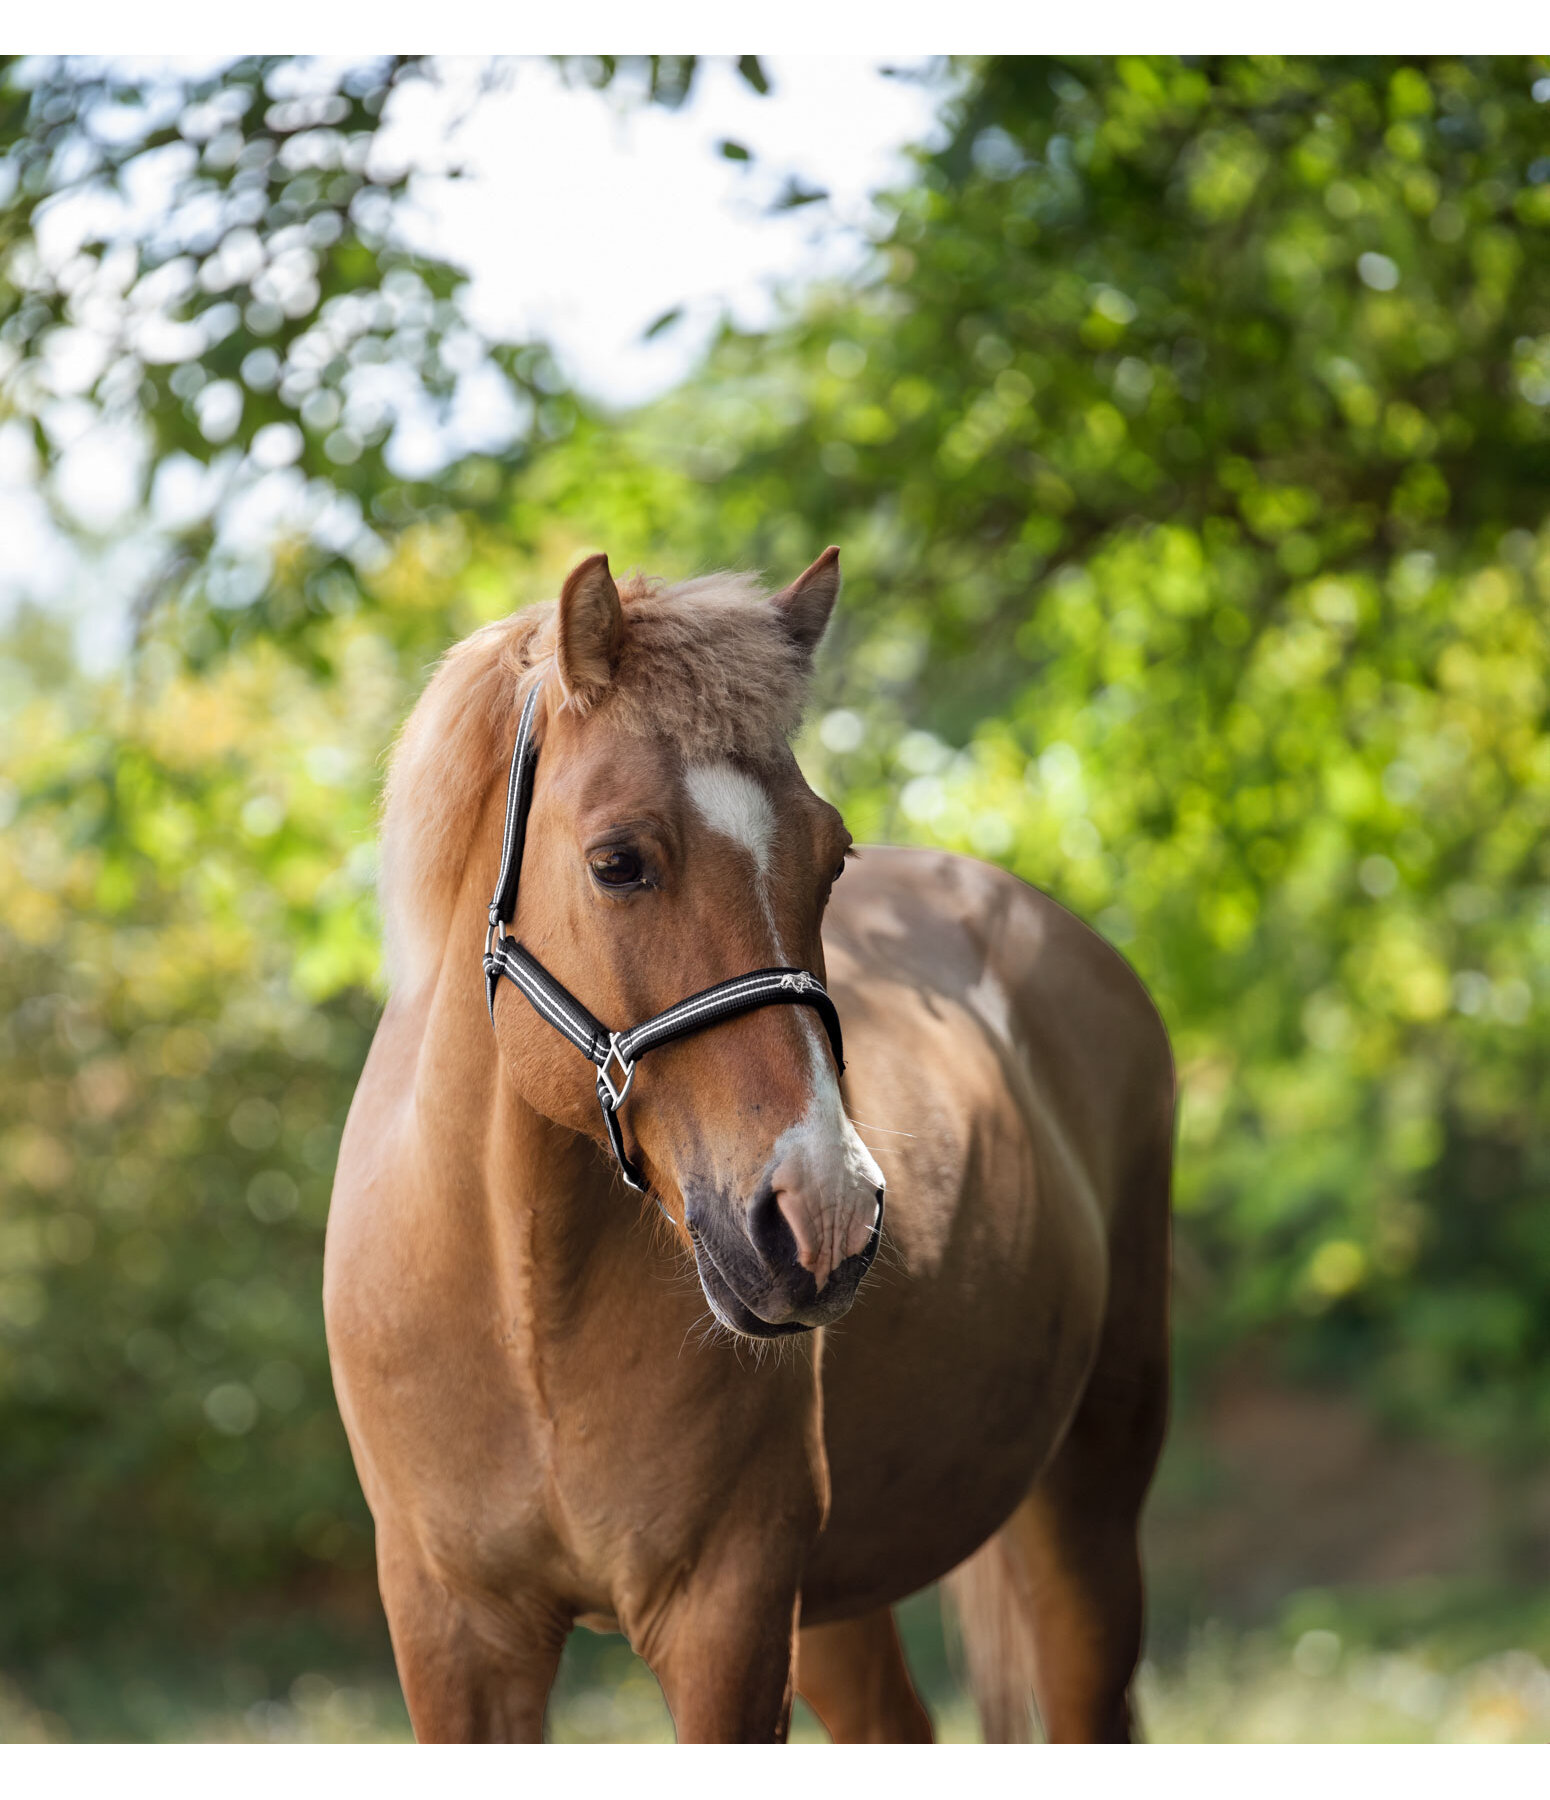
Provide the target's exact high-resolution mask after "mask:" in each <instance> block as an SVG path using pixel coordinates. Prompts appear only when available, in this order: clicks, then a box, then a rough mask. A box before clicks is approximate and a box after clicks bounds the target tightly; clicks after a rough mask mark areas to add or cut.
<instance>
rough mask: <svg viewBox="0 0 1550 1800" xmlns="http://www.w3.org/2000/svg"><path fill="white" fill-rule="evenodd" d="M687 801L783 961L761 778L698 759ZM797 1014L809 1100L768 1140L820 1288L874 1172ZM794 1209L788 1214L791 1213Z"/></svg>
mask: <svg viewBox="0 0 1550 1800" xmlns="http://www.w3.org/2000/svg"><path fill="white" fill-rule="evenodd" d="M685 784H686V786H687V788H688V790H689V798H690V800H691V801H692V802H693V804H694V808H695V810H696V811H697V812H698V813H699V815H700V817H701V819H703V820H704V822H705V824H706V825H707V826H708V827H709V828H710V830H712V831H714V832H717V833H719V835H721V836H722V837H727V838H730V839H731V840H732V841H733V843H735V844H737V845H738V846H739V847H740V848H742V849H743V850H746V851H747V852H748V854H749V855H750V856H751V857H752V858H753V863H754V875H755V880H754V887H755V891H756V892H757V894H758V897H759V906H760V910H761V911H762V912H763V914H764V920H765V923H766V925H768V927H769V932H770V939H771V942H772V943H773V945H774V949H775V959H776V961H777V962H778V963H780V964H782V965H786V964H789V963H790V960H791V959H790V957H789V956H787V954H786V951H785V947H784V946H783V945H782V943H781V941H780V933H779V930H778V929H777V927H776V924H775V908H774V906H773V904H772V902H771V895H770V876H771V872H772V870H773V868H774V861H775V806H774V803H773V802H772V801H771V799H770V797H769V795H768V793H766V792H765V790H764V787H763V786H762V784H761V783H759V782H758V781H756V780H755V779H754V777H753V776H752V775H750V774H748V773H747V771H746V770H743V769H738V768H734V767H733V765H732V764H731V763H725V762H718V763H698V764H695V765H694V766H693V767H691V768H690V769H689V770H688V771H687V772H686V776H685ZM796 1011H797V1012H798V1013H800V1014H801V1015H802V1025H803V1028H804V1036H805V1037H806V1040H807V1060H808V1066H809V1068H810V1069H811V1071H812V1077H813V1087H812V1098H811V1100H810V1101H809V1103H808V1107H807V1111H806V1112H805V1113H804V1114H803V1116H802V1118H801V1119H799V1120H798V1121H797V1123H796V1124H794V1125H791V1126H789V1127H788V1128H787V1129H786V1130H785V1131H783V1132H782V1133H781V1135H780V1138H779V1139H778V1141H777V1142H776V1145H775V1155H774V1163H775V1171H776V1176H777V1177H778V1179H777V1182H776V1185H777V1187H779V1188H780V1189H781V1191H782V1201H781V1210H782V1211H783V1212H785V1214H786V1217H787V1219H788V1220H789V1221H790V1222H791V1224H792V1228H793V1231H794V1232H795V1234H796V1236H797V1239H798V1242H799V1243H800V1244H803V1245H804V1246H805V1248H806V1251H807V1254H805V1255H804V1256H803V1261H804V1262H806V1263H808V1265H809V1266H810V1267H811V1268H812V1269H813V1274H814V1277H815V1279H816V1280H817V1283H818V1286H819V1287H820V1288H821V1287H822V1286H823V1284H824V1281H825V1279H826V1278H827V1276H828V1273H829V1270H830V1269H831V1268H833V1267H834V1265H835V1264H836V1263H838V1262H841V1261H843V1260H844V1258H845V1257H846V1256H847V1255H850V1254H852V1253H853V1252H854V1251H855V1250H858V1249H860V1248H861V1247H862V1246H863V1245H864V1244H865V1242H866V1238H867V1235H868V1233H869V1232H870V1231H871V1228H872V1222H873V1220H874V1218H875V1217H876V1213H877V1194H878V1192H879V1190H880V1189H881V1188H882V1186H883V1175H882V1171H881V1170H880V1169H879V1168H878V1166H877V1164H876V1163H875V1162H874V1161H873V1160H872V1156H871V1153H870V1152H869V1151H868V1150H867V1147H866V1145H865V1144H863V1143H862V1141H861V1139H860V1138H859V1137H858V1136H857V1135H856V1129H855V1127H854V1126H853V1125H852V1124H851V1122H850V1120H849V1119H848V1118H847V1117H846V1115H845V1107H844V1104H843V1102H842V1101H841V1099H840V1084H839V1081H838V1079H837V1078H836V1076H835V1073H834V1064H833V1062H832V1061H831V1059H830V1056H829V1050H828V1040H827V1039H826V1038H825V1037H824V1035H823V1030H822V1027H821V1026H820V1025H819V1023H818V1020H817V1019H816V1018H815V1017H814V1016H813V1013H812V1011H811V1010H810V1009H809V1008H808V1007H805V1006H802V1007H798V1008H796ZM793 1209H795V1216H794V1210H793Z"/></svg>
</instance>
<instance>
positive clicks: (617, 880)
mask: <svg viewBox="0 0 1550 1800" xmlns="http://www.w3.org/2000/svg"><path fill="white" fill-rule="evenodd" d="M592 873H593V875H594V876H595V877H596V878H597V879H598V880H599V881H601V882H602V884H603V885H604V887H634V886H635V884H636V883H637V882H638V881H639V880H640V879H641V877H642V875H643V874H644V873H645V871H644V869H643V868H642V867H641V860H640V858H639V857H638V856H637V855H636V854H635V852H634V851H633V850H605V851H604V852H603V854H602V855H601V856H594V857H593V858H592Z"/></svg>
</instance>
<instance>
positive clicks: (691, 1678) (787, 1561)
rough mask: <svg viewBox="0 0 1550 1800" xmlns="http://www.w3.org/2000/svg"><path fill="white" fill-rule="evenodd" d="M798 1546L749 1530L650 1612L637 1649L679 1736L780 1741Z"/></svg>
mask: <svg viewBox="0 0 1550 1800" xmlns="http://www.w3.org/2000/svg"><path fill="white" fill-rule="evenodd" d="M795 1548H796V1547H795V1546H784V1545H781V1544H779V1543H772V1542H771V1541H770V1540H769V1539H768V1538H765V1539H760V1538H757V1537H752V1536H749V1537H746V1538H743V1539H741V1540H740V1541H738V1542H736V1543H733V1544H729V1545H726V1546H724V1547H723V1548H722V1553H721V1554H719V1555H717V1556H716V1557H715V1558H714V1559H713V1560H711V1561H709V1562H707V1561H704V1560H702V1561H701V1562H700V1563H699V1564H698V1565H697V1566H696V1568H695V1569H694V1570H693V1571H692V1572H691V1573H690V1574H689V1576H688V1578H687V1580H686V1581H685V1582H684V1583H683V1585H681V1586H679V1587H678V1588H677V1589H676V1591H675V1592H673V1594H672V1595H671V1597H670V1598H669V1599H667V1600H666V1601H665V1602H664V1603H663V1604H662V1605H661V1607H660V1608H659V1609H658V1610H657V1612H656V1614H655V1616H654V1617H653V1619H652V1620H651V1624H650V1626H649V1627H648V1629H647V1630H646V1632H645V1633H644V1634H643V1641H642V1642H640V1643H639V1645H638V1647H639V1648H640V1650H641V1654H642V1655H643V1656H644V1657H645V1659H646V1661H647V1662H648V1663H649V1664H650V1665H651V1668H652V1670H653V1672H654V1673H655V1675H656V1677H657V1680H658V1681H659V1682H660V1683H661V1685H662V1694H663V1697H664V1698H665V1699H666V1701H667V1704H668V1710H669V1711H670V1712H671V1713H672V1715H673V1725H674V1727H675V1729H676V1732H677V1735H678V1741H679V1743H680V1744H727V1743H731V1744H783V1743H784V1742H785V1741H786V1734H787V1732H788V1731H789V1730H790V1727H791V1696H792V1669H793V1664H794V1661H795V1650H796V1626H797V1609H798V1602H799V1590H800V1579H801V1576H800V1570H801V1560H802V1559H801V1556H800V1555H797V1554H793V1553H792V1552H793V1550H794V1549H795ZM801 1548H802V1549H803V1550H805V1548H806V1545H805V1543H804V1544H803V1545H802V1546H801Z"/></svg>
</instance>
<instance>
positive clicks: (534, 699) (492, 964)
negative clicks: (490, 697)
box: [484, 682, 845, 1194]
mask: <svg viewBox="0 0 1550 1800" xmlns="http://www.w3.org/2000/svg"><path fill="white" fill-rule="evenodd" d="M539 688H540V684H538V683H536V682H535V683H534V685H533V689H532V691H531V693H529V695H528V697H527V704H526V705H525V706H524V707H523V708H522V718H521V722H520V723H519V724H518V726H517V742H516V748H515V749H514V750H513V751H512V754H511V778H510V780H509V782H508V783H507V786H506V835H505V841H504V842H503V844H502V846H501V872H500V877H499V879H498V880H497V881H496V883H495V897H494V898H493V899H492V900H491V902H490V928H489V930H488V932H487V933H486V934H485V940H484V979H485V986H486V991H487V996H488V1000H489V1006H490V1023H491V1024H492V1025H493V1024H494V1023H495V994H496V989H497V987H498V986H499V984H500V978H501V977H502V976H503V975H504V976H505V977H506V979H507V980H508V981H509V982H511V984H512V985H513V986H514V987H515V988H516V989H517V990H518V991H519V992H520V993H521V994H522V995H523V996H524V998H525V999H526V1000H527V1001H528V1002H529V1004H530V1005H531V1006H532V1007H533V1009H534V1011H535V1012H537V1013H538V1015H539V1017H540V1018H543V1019H546V1020H547V1021H548V1022H549V1024H551V1025H552V1026H553V1027H554V1028H555V1030H556V1031H558V1032H559V1033H560V1034H561V1035H562V1036H563V1037H567V1038H569V1039H570V1041H571V1042H572V1043H573V1044H574V1045H575V1046H576V1048H577V1049H578V1050H579V1051H580V1052H581V1054H582V1055H583V1056H585V1057H586V1058H587V1059H588V1061H590V1062H592V1063H594V1064H595V1065H596V1067H597V1098H598V1103H599V1104H600V1105H601V1107H602V1109H603V1125H604V1127H605V1128H606V1130H607V1132H608V1142H609V1144H610V1145H611V1146H612V1148H613V1153H614V1158H615V1160H616V1161H617V1162H618V1164H619V1173H620V1174H621V1175H622V1176H623V1177H624V1179H625V1181H626V1182H627V1183H628V1184H629V1185H630V1186H631V1187H632V1188H634V1189H635V1191H636V1192H637V1193H641V1194H643V1193H645V1192H647V1190H648V1187H649V1185H650V1184H649V1183H648V1182H647V1180H646V1177H645V1175H644V1174H642V1172H641V1170H640V1168H639V1167H638V1166H637V1165H636V1164H635V1163H634V1162H632V1161H631V1160H630V1157H629V1154H628V1152H627V1151H626V1150H625V1147H624V1132H623V1130H622V1129H621V1127H620V1124H619V1114H620V1112H621V1111H622V1109H623V1107H624V1103H625V1101H626V1100H628V1099H629V1097H630V1088H631V1087H632V1086H633V1085H634V1081H635V1070H636V1067H637V1065H638V1064H639V1062H640V1059H641V1058H642V1057H643V1056H644V1055H645V1054H646V1052H647V1051H648V1050H656V1049H659V1048H660V1047H661V1046H662V1045H663V1044H671V1043H673V1042H674V1041H675V1040H676V1039H678V1038H682V1037H688V1036H689V1035H690V1034H691V1033H693V1032H696V1031H705V1030H707V1029H708V1028H709V1027H710V1026H712V1025H720V1024H723V1023H724V1022H725V1021H726V1020H728V1019H735V1018H737V1017H739V1016H740V1015H741V1014H743V1013H746V1012H753V1011H755V1010H756V1009H757V1008H759V1007H761V1006H778V1005H783V1004H785V1005H794V1006H810V1007H812V1009H813V1010H814V1012H816V1013H817V1014H818V1016H819V1018H820V1019H822V1020H823V1027H824V1030H825V1031H826V1032H828V1034H829V1044H830V1047H831V1048H832V1049H833V1051H834V1061H835V1065H836V1067H837V1068H838V1069H839V1070H840V1071H842V1072H843V1070H844V1068H845V1055H844V1044H843V1040H842V1038H841V1036H840V1016H839V1014H838V1013H837V1012H836V1011H835V1009H834V1002H833V1001H832V1000H831V999H830V998H829V996H828V994H827V993H826V992H825V991H824V986H823V983H822V982H821V981H819V979H818V978H817V976H816V975H813V974H810V973H809V972H808V971H807V970H806V969H755V970H754V971H753V972H752V973H751V974H749V975H737V976H734V977H733V979H732V980H730V981H718V982H717V983H716V985H715V986H714V987H708V988H706V989H704V990H703V992H701V993H698V994H691V995H690V996H689V998H688V999H687V1000H680V1001H679V1002H678V1004H677V1005H676V1006H670V1007H668V1009H667V1011H666V1012H659V1013H658V1014H657V1015H656V1016H655V1017H654V1018H650V1019H647V1020H645V1021H644V1023H642V1024H640V1025H635V1026H632V1027H631V1028H630V1029H629V1030H628V1031H610V1030H609V1029H608V1027H607V1026H606V1025H604V1024H602V1023H601V1021H599V1020H598V1019H596V1018H594V1017H593V1015H592V1014H591V1013H590V1012H589V1011H588V1010H587V1009H586V1007H584V1006H583V1005H582V1004H581V1002H580V1001H579V1000H578V999H577V998H576V996H575V995H574V994H572V993H571V992H570V990H569V989H568V988H565V987H562V986H561V985H560V983H559V982H558V981H556V980H555V978H554V977H553V976H552V975H551V974H550V973H549V971H548V970H547V969H546V968H545V967H544V966H543V964H542V963H541V962H539V960H538V958H537V957H536V956H534V955H533V954H532V953H531V952H530V951H527V950H524V949H523V947H522V946H521V945H520V944H519V943H518V942H517V941H516V939H515V938H514V937H509V936H507V934H506V929H505V928H506V926H508V925H509V924H510V923H511V922H512V919H513V918H514V917H515V915H516V910H517V882H518V880H519V879H520V877H521V873H522V843H523V839H524V838H525V836H526V835H527V815H528V809H529V808H530V807H531V805H532V802H533V776H534V773H535V771H536V770H537V767H538V746H537V745H536V744H535V743H534V742H533V718H534V715H535V713H536V712H537V710H538V695H539Z"/></svg>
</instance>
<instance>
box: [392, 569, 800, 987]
mask: <svg viewBox="0 0 1550 1800" xmlns="http://www.w3.org/2000/svg"><path fill="white" fill-rule="evenodd" d="M619 594H620V598H621V599H622V600H623V601H624V603H625V634H624V642H623V647H622V649H621V651H620V655H619V661H618V665H617V668H616V670H615V674H614V679H613V681H612V682H611V683H610V685H609V687H608V688H607V689H606V690H605V692H604V693H603V695H602V697H601V698H600V699H599V700H598V701H597V703H596V705H595V706H594V707H593V708H592V712H591V716H592V717H594V718H595V719H596V720H597V721H598V725H599V727H600V728H602V727H604V726H605V725H606V727H607V728H608V729H611V730H614V731H616V732H618V733H620V734H621V735H629V736H637V737H665V738H667V739H668V740H669V741H671V742H672V743H674V744H675V745H676V747H677V748H678V750H679V752H680V754H681V755H682V757H683V760H684V762H685V764H686V765H688V764H693V763H698V762H705V761H709V760H711V759H713V758H719V757H727V756H735V757H738V758H740V759H745V760H750V761H756V762H757V761H762V760H764V759H766V758H768V757H769V756H770V755H772V754H774V752H775V751H776V750H778V748H779V747H780V745H782V744H783V743H784V742H785V741H786V740H787V739H788V738H789V736H790V735H791V733H792V732H793V731H794V730H795V729H796V727H797V725H798V723H799V721H800V718H801V712H802V703H803V699H804V697H805V690H806V685H807V673H808V663H807V659H806V657H805V655H804V654H803V652H802V651H801V650H800V649H799V648H798V647H797V645H796V644H795V643H794V641H793V640H792V638H791V636H790V634H789V633H788V632H787V630H786V629H785V627H784V626H783V624H782V623H781V621H780V620H779V619H778V618H777V616H776V613H775V609H774V608H773V607H772V606H771V605H770V604H769V602H768V597H767V594H766V591H765V589H764V587H763V586H762V585H761V583H760V581H759V580H758V578H757V577H756V576H753V575H736V574H717V575H704V576H701V577H699V578H698V579H697V580H694V581H685V582H680V583H678V584H677V585H676V586H672V587H666V586H662V585H661V584H659V583H656V582H651V581H647V580H644V579H642V578H640V577H635V578H633V579H631V580H628V581H624V582H621V583H620V584H619ZM554 617H555V603H554V602H553V601H546V602H544V603H543V604H541V605H537V606H530V607H526V608H524V609H523V610H522V611H521V612H517V613H513V614H512V615H511V616H510V617H509V618H506V619H501V620H499V621H498V622H496V623H495V624H493V625H485V626H483V627H481V628H480V629H479V630H478V631H476V632H474V633H473V634H472V635H471V636H470V637H466V638H464V639H463V641H462V643H460V644H455V645H454V646H453V647H452V649H451V650H449V651H448V652H447V654H446V655H445V656H444V657H443V658H442V660H441V662H440V663H439V664H438V666H437V668H436V672H435V673H434V674H433V675H432V677H431V679H430V681H429V682H428V683H427V685H426V688H425V692H424V693H423V694H422V695H421V696H420V699H419V702H418V704H417V705H416V706H415V709H414V711H413V712H412V713H411V714H410V715H409V718H408V719H407V721H406V722H405V724H404V728H403V730H402V731H401V732H400V733H399V737H398V742H397V744H396V745H395V746H394V750H393V757H392V761H391V764H390V766H389V769H388V777H387V785H386V790H385V793H384V797H383V814H382V834H381V845H382V872H381V878H380V881H379V884H378V891H379V895H380V900H381V908H382V926H383V937H384V943H385V949H386V961H387V974H388V979H389V981H390V983H391V984H392V986H393V987H394V988H398V989H405V990H410V989H413V988H415V987H417V986H418V985H419V984H420V983H421V982H422V981H423V980H425V979H426V978H427V977H428V976H430V975H431V974H433V973H434V971H435V970H436V968H437V967H438V966H439V964H440V961H441V956H442V952H443V949H444V947H445V944H446V939H447V934H448V932H449V930H450V929H451V924H452V913H453V906H454V902H455V901H456V899H457V896H458V893H459V890H460V888H461V886H462V880H463V873H464V869H465V867H466V865H467V861H468V857H469V855H470V853H471V852H472V851H473V850H474V848H475V845H474V842H473V839H474V833H475V829H476V826H477V823H478V820H479V816H480V814H481V812H482V811H483V809H484V805H485V800H486V797H487V795H488V794H489V790H490V787H491V784H492V783H494V782H496V781H504V779H505V776H506V772H507V769H508V767H509V764H510V760H511V747H512V742H513V739H514V736H515V733H516V726H517V715H518V713H519V712H520V710H521V707H522V702H523V700H524V699H525V698H526V696H527V692H528V689H529V688H530V687H531V686H532V684H533V683H534V682H535V681H540V680H545V679H546V678H548V690H547V691H548V694H549V696H550V698H549V700H548V704H550V705H551V706H554V705H558V704H561V703H562V701H561V693H560V684H559V681H558V678H557V675H556V674H555V673H554ZM491 848H492V851H493V846H492V847H491Z"/></svg>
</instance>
